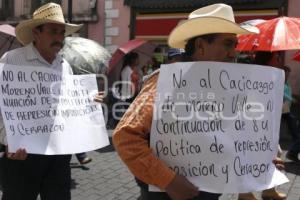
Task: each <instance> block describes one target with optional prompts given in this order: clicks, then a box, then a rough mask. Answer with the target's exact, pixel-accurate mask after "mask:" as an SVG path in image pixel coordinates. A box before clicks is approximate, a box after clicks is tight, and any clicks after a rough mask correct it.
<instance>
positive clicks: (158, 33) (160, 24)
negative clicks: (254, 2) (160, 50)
mask: <svg viewBox="0 0 300 200" xmlns="http://www.w3.org/2000/svg"><path fill="white" fill-rule="evenodd" d="M234 15H235V21H236V22H237V23H240V22H244V21H247V20H251V19H272V18H275V17H277V16H278V10H243V11H235V12H234ZM187 17H188V13H170V14H166V13H160V14H159V13H157V14H138V15H137V16H136V21H135V23H136V24H135V30H134V35H135V38H143V39H147V40H165V39H166V38H167V37H168V35H169V34H170V32H171V31H172V30H173V28H174V27H175V26H176V25H177V24H178V22H179V21H180V20H184V19H186V18H187Z"/></svg>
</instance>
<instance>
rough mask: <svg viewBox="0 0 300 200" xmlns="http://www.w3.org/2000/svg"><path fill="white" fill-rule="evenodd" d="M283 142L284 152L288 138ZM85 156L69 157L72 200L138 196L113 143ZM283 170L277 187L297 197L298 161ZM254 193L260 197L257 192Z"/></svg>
mask: <svg viewBox="0 0 300 200" xmlns="http://www.w3.org/2000/svg"><path fill="white" fill-rule="evenodd" d="M283 143H284V144H283V145H282V148H283V149H284V154H285V153H286V150H285V149H286V148H287V146H288V144H289V143H290V139H289V140H284V141H283ZM88 155H89V156H90V157H91V158H92V159H93V161H92V162H91V163H89V164H87V165H86V166H80V165H79V164H78V162H77V160H76V158H75V156H73V158H72V161H71V168H72V200H127V199H128V200H136V199H137V197H138V196H139V188H138V187H137V185H136V183H135V181H134V178H133V176H132V174H131V173H130V172H129V171H128V169H127V168H126V166H125V165H124V164H123V163H122V161H121V160H120V158H119V157H118V155H117V153H116V152H115V150H114V149H113V147H112V146H109V147H106V148H104V149H101V150H98V151H93V152H89V153H88ZM282 157H283V158H284V155H283V156H282ZM285 173H286V175H287V177H288V178H289V180H290V182H289V183H286V184H284V185H281V186H279V187H278V190H279V191H282V192H286V193H287V194H288V198H287V200H300V176H299V175H300V164H296V163H292V162H287V163H286V172H285ZM16 192H17V191H16ZM255 195H256V196H257V198H258V199H261V198H260V193H255ZM0 196H1V194H0ZM220 199H222V200H235V199H237V195H235V194H227V195H223V196H222V197H221V198H220Z"/></svg>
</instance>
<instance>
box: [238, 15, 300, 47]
mask: <svg viewBox="0 0 300 200" xmlns="http://www.w3.org/2000/svg"><path fill="white" fill-rule="evenodd" d="M256 27H257V28H258V29H259V30H260V33H259V34H249V35H241V36H239V38H238V40H239V43H238V46H237V48H236V49H237V50H239V51H283V50H294V49H300V19H299V18H293V17H278V18H275V19H271V20H267V21H265V22H262V23H259V24H257V25H256Z"/></svg>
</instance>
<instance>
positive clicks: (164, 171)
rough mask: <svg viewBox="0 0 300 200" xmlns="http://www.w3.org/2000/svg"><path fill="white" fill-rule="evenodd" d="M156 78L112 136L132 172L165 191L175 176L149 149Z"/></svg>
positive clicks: (153, 78)
mask: <svg viewBox="0 0 300 200" xmlns="http://www.w3.org/2000/svg"><path fill="white" fill-rule="evenodd" d="M156 81H157V76H156V77H155V76H154V77H152V78H150V79H149V80H148V81H147V83H146V84H145V86H144V87H143V89H142V91H141V93H140V94H139V95H138V96H137V97H136V99H135V101H134V102H133V103H132V104H131V106H130V107H129V109H128V110H127V112H126V113H125V115H124V116H123V118H122V119H121V121H120V122H119V124H118V126H117V127H116V129H115V132H114V134H113V143H114V146H115V148H116V150H117V152H118V154H119V156H120V157H121V159H122V160H123V162H124V163H125V164H126V165H127V166H128V168H129V170H130V171H131V172H132V173H133V174H134V175H135V176H136V177H137V178H138V179H140V180H142V181H143V182H145V183H147V184H152V185H156V186H158V187H159V188H161V189H165V188H166V187H167V185H169V184H170V182H171V181H172V179H173V178H174V177H175V173H174V172H173V171H172V170H171V169H169V167H168V166H167V165H166V164H165V163H164V162H163V161H161V160H160V159H158V158H157V157H156V156H155V155H154V154H153V151H152V149H151V148H150V147H149V140H150V131H151V123H152V114H153V113H152V112H153V104H154V97H155V93H156Z"/></svg>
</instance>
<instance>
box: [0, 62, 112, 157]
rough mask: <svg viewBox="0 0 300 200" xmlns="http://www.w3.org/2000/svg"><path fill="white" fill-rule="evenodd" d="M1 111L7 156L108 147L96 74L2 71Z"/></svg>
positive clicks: (13, 68)
mask: <svg viewBox="0 0 300 200" xmlns="http://www.w3.org/2000/svg"><path fill="white" fill-rule="evenodd" d="M0 67H1V68H0V69H1V70H0V83H1V88H0V91H1V98H0V106H1V113H2V117H3V120H4V124H5V128H6V134H7V140H8V147H9V151H10V152H15V151H16V150H17V149H19V148H25V149H26V151H27V152H28V153H35V154H46V155H52V154H73V153H79V152H86V151H91V150H95V149H99V148H101V147H104V146H107V145H108V144H109V140H108V136H107V132H106V128H105V122H104V118H103V113H102V108H101V105H100V104H99V103H96V102H94V101H93V97H94V96H95V95H96V94H97V84H96V77H95V75H64V76H63V75H62V74H61V72H58V71H56V70H52V69H50V68H46V67H29V66H14V65H4V66H3V65H2V64H1V66H0Z"/></svg>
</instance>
